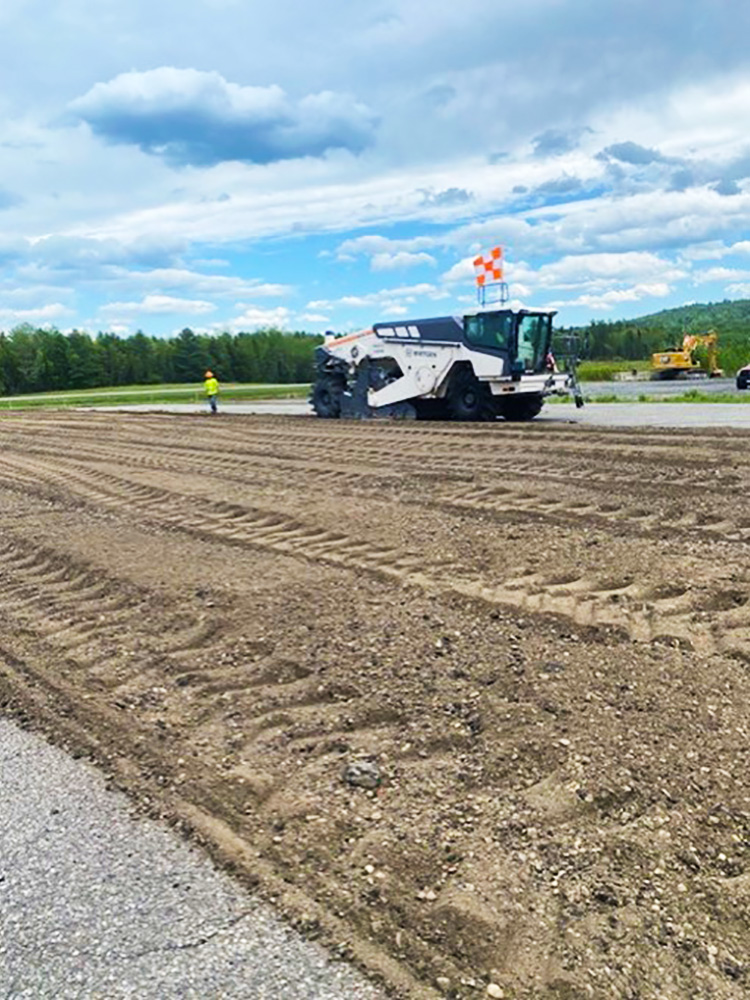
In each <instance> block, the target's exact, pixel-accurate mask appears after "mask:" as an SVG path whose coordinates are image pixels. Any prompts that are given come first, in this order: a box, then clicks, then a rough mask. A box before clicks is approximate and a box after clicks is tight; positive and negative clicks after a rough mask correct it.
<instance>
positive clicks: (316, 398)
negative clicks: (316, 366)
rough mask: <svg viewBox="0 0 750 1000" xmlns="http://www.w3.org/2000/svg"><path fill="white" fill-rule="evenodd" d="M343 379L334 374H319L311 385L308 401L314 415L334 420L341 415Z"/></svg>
mask: <svg viewBox="0 0 750 1000" xmlns="http://www.w3.org/2000/svg"><path fill="white" fill-rule="evenodd" d="M343 392H344V381H343V379H342V378H340V377H337V376H336V375H321V376H320V377H319V378H318V380H317V382H316V383H315V385H314V386H313V390H312V394H311V396H310V402H311V403H312V408H313V410H314V411H315V413H316V415H317V416H319V417H325V418H326V419H329V420H334V419H336V418H338V417H340V416H341V396H342V394H343Z"/></svg>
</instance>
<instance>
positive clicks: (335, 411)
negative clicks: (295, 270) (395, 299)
mask: <svg viewBox="0 0 750 1000" xmlns="http://www.w3.org/2000/svg"><path fill="white" fill-rule="evenodd" d="M554 315H555V312H554V311H553V310H534V311H532V310H526V309H521V310H518V311H513V310H512V309H494V310H490V309H488V310H484V311H480V312H476V313H470V314H468V315H466V316H440V317H437V318H435V319H417V320H409V321H408V322H399V323H376V324H375V325H374V326H373V327H372V329H369V330H361V331H359V332H358V333H350V334H345V335H342V336H336V335H335V334H329V335H327V336H326V339H325V342H324V343H323V345H322V346H321V347H318V348H317V350H316V352H315V367H316V380H315V383H314V385H313V390H312V396H311V399H310V401H311V403H312V406H313V409H314V410H315V413H316V414H317V415H318V416H319V417H329V418H331V417H354V418H365V417H379V416H383V417H386V416H387V417H406V418H410V417H411V418H414V417H418V418H420V419H430V418H432V419H436V420H494V419H495V418H496V417H504V418H505V420H531V419H532V418H533V417H535V416H536V415H537V414H538V413H539V411H540V410H541V408H542V405H543V403H544V399H545V397H546V396H551V395H567V394H568V393H572V394H573V396H574V397H575V401H576V405H577V406H582V405H583V398H582V396H581V392H580V389H579V387H578V382H577V379H576V374H575V363H574V361H573V360H572V359H569V363H568V366H567V367H568V370H567V371H565V372H560V371H558V369H557V364H556V362H555V360H554V358H553V356H552V353H551V350H550V344H551V340H552V317H553V316H554Z"/></svg>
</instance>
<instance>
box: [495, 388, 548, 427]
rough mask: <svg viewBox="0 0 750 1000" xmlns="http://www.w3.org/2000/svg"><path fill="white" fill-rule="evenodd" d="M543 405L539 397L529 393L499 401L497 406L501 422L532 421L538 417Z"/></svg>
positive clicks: (542, 400)
mask: <svg viewBox="0 0 750 1000" xmlns="http://www.w3.org/2000/svg"><path fill="white" fill-rule="evenodd" d="M543 405H544V399H543V398H542V397H541V396H537V395H534V394H532V393H529V394H527V395H523V396H514V397H513V398H511V399H503V400H501V401H500V403H499V405H498V412H499V414H500V416H501V417H502V418H503V420H512V421H520V420H533V419H534V417H536V416H538V415H539V413H540V412H541V409H542V406H543Z"/></svg>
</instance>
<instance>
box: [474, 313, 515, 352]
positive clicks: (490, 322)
mask: <svg viewBox="0 0 750 1000" xmlns="http://www.w3.org/2000/svg"><path fill="white" fill-rule="evenodd" d="M464 331H465V334H466V340H467V342H468V343H469V344H471V345H472V346H474V347H484V348H489V349H490V350H503V351H507V350H508V348H509V347H510V342H511V335H512V332H513V313H511V312H510V311H508V312H495V313H478V314H477V315H476V316H467V317H466V318H465V320H464Z"/></svg>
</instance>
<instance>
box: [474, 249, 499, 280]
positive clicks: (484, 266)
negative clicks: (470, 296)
mask: <svg viewBox="0 0 750 1000" xmlns="http://www.w3.org/2000/svg"><path fill="white" fill-rule="evenodd" d="M474 271H475V273H476V279H477V284H478V285H479V286H480V287H481V286H482V285H490V284H492V283H493V282H495V281H502V280H503V248H502V247H493V248H492V249H491V250H488V251H487V253H486V254H480V255H479V256H478V257H475V258H474Z"/></svg>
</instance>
